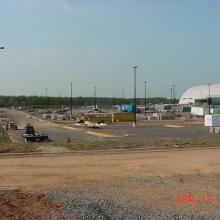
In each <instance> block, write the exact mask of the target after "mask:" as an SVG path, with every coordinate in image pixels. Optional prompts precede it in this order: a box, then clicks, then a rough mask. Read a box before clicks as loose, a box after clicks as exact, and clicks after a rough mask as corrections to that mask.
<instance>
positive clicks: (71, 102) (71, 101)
mask: <svg viewBox="0 0 220 220" xmlns="http://www.w3.org/2000/svg"><path fill="white" fill-rule="evenodd" d="M70 114H71V116H72V115H73V83H72V82H71V83H70Z"/></svg>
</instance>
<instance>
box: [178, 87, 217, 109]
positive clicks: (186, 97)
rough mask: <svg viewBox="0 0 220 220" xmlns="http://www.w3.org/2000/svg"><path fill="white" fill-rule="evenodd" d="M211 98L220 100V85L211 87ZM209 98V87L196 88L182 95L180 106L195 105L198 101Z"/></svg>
mask: <svg viewBox="0 0 220 220" xmlns="http://www.w3.org/2000/svg"><path fill="white" fill-rule="evenodd" d="M210 97H211V98H220V84H212V85H210ZM207 98H209V85H201V86H195V87H192V88H190V89H188V90H187V91H186V92H185V93H184V94H183V95H182V97H181V99H180V101H179V104H182V105H183V104H194V103H195V102H196V100H205V99H207Z"/></svg>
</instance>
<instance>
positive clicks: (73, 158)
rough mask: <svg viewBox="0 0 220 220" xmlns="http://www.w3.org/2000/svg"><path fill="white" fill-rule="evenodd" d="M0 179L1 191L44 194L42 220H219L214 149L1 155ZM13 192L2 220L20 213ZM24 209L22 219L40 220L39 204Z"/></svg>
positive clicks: (219, 180) (218, 155)
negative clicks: (47, 217) (55, 217)
mask: <svg viewBox="0 0 220 220" xmlns="http://www.w3.org/2000/svg"><path fill="white" fill-rule="evenodd" d="M0 179H1V187H16V188H19V189H20V191H21V195H22V196H23V195H26V196H27V197H28V198H32V196H33V198H36V197H37V198H38V196H39V195H42V194H43V195H45V196H46V198H44V197H39V198H40V201H41V199H42V198H43V201H44V202H43V203H41V202H40V204H41V205H42V204H46V205H45V210H49V213H54V210H58V211H60V213H61V214H62V215H67V214H68V215H69V216H72V218H75V219H99V218H98V217H97V216H99V217H100V216H102V218H100V219H120V217H121V216H127V219H144V218H145V217H146V216H147V215H149V216H150V214H149V213H151V214H152V216H153V217H152V218H148V219H175V218H173V215H177V216H178V215H179V216H182V218H181V219H202V218H199V217H198V216H200V217H201V216H203V217H204V216H205V217H207V218H205V219H218V218H219V216H220V215H219V211H220V201H219V200H220V197H219V193H220V191H219V184H220V149H218V148H217V149H194V150H193V149H188V150H186V149H185V150H161V151H145V150H140V151H125V152H123V151H122V152H118V153H117V152H114V153H111V152H106V151H104V152H93V151H91V152H87V153H80V152H79V153H76V154H74V153H71V154H66V155H65V154H60V155H57V154H55V155H50V154H49V155H47V154H44V155H27V156H24V155H23V156H21V155H20V156H19V155H17V156H14V155H2V156H1V157H0ZM16 193H18V192H14V193H12V194H11V195H9V196H8V197H7V198H5V197H4V196H3V197H1V201H0V202H1V210H0V211H1V212H2V213H4V216H6V217H7V216H9V215H14V216H17V214H16V213H17V211H16V210H17V209H14V206H15V207H21V208H22V207H23V206H24V204H25V203H23V200H22V199H20V195H19V194H16ZM29 193H31V194H29ZM189 194H191V196H192V195H193V197H194V201H191V200H189V201H187V200H184V201H181V200H178V195H180V196H181V195H189ZM17 196H18V198H17ZM22 196H21V198H23V197H22ZM26 196H24V199H25V197H26ZM204 196H205V199H204V201H203V200H202V198H204ZM210 196H211V199H210ZM67 198H68V199H67ZM208 198H209V200H208ZM44 199H45V200H44ZM31 200H32V199H31ZM25 201H26V200H25ZM27 201H28V200H27ZM33 201H35V199H33ZM53 201H54V202H55V204H54V203H53ZM57 202H58V203H57ZM59 202H61V203H59ZM14 203H16V204H14ZM88 203H89V204H90V205H88ZM48 204H49V205H48ZM109 204H110V205H109ZM43 206H44V205H43ZM2 207H3V209H2ZM4 207H6V208H4ZM7 207H9V208H7ZM11 207H12V208H11ZM27 207H29V208H30V210H32V211H33V213H32V212H31V213H32V214H30V212H29V211H28V209H29V208H27ZM27 207H26V209H25V208H24V207H23V208H22V210H24V213H23V215H24V216H25V213H26V214H27V215H28V216H29V219H39V218H38V216H36V217H35V216H34V213H36V212H35V211H37V210H38V209H39V208H40V207H41V206H40V205H39V200H38V199H36V204H32V203H30V205H27ZM60 207H62V208H61V209H60ZM97 207H98V208H97ZM131 207H133V209H134V210H132V209H131ZM13 210H15V211H13ZM97 210H98V211H97ZM128 210H130V211H128ZM155 210H157V211H155ZM158 210H160V212H159V213H160V214H158ZM12 212H13V213H14V214H13V213H12ZM18 213H20V212H18ZM92 213H93V214H92ZM184 213H185V214H184ZM30 216H32V218H30ZM91 216H95V217H94V218H93V217H91ZM106 216H107V217H108V218H107V217H106ZM149 216H148V217H149ZM155 216H156V218H154V217H155ZM184 216H185V217H184ZM187 216H189V218H188V217H187ZM194 217H195V218H194ZM14 219H16V218H14ZM18 219H19V218H18ZM20 219H25V218H20ZM26 219H27V218H26ZM65 219H70V217H68V218H65ZM203 219H204V218H203Z"/></svg>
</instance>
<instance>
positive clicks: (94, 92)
mask: <svg viewBox="0 0 220 220" xmlns="http://www.w3.org/2000/svg"><path fill="white" fill-rule="evenodd" d="M96 105H97V104H96V86H95V87H94V109H95V110H96Z"/></svg>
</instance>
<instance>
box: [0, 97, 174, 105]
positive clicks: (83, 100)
mask: <svg viewBox="0 0 220 220" xmlns="http://www.w3.org/2000/svg"><path fill="white" fill-rule="evenodd" d="M136 100H137V105H144V104H145V99H144V98H137V99H136ZM177 102H178V100H177V99H175V100H171V99H168V98H165V97H154V98H147V99H146V103H147V104H171V103H172V104H173V103H177ZM94 103H95V98H94V97H82V96H79V97H73V98H72V105H73V106H74V107H78V106H93V105H94ZM96 104H97V105H98V106H114V105H121V104H133V99H132V98H131V99H130V98H129V99H128V98H124V99H123V98H109V97H96ZM62 105H63V106H70V105H71V98H70V97H49V96H48V97H46V96H0V107H10V106H14V107H50V106H62Z"/></svg>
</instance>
